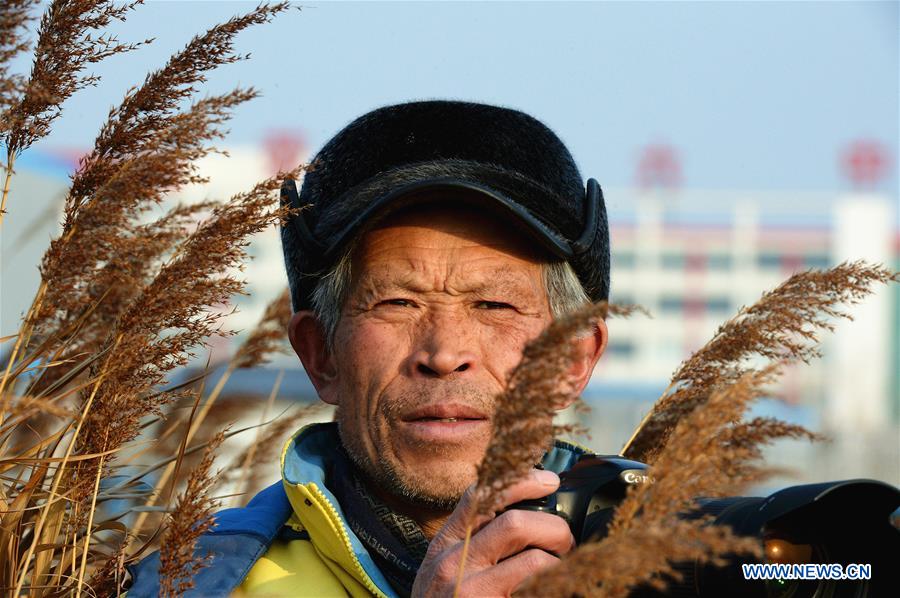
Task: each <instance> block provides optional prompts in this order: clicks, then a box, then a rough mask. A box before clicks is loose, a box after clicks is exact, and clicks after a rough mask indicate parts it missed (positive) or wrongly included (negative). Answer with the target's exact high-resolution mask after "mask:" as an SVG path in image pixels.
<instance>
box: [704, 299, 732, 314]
mask: <svg viewBox="0 0 900 598" xmlns="http://www.w3.org/2000/svg"><path fill="white" fill-rule="evenodd" d="M731 309H732V308H731V300H730V299H728V297H710V298H708V299H707V300H706V311H708V312H712V313H717V314H727V313H730V312H731Z"/></svg>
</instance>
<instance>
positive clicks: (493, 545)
mask: <svg viewBox="0 0 900 598" xmlns="http://www.w3.org/2000/svg"><path fill="white" fill-rule="evenodd" d="M574 546H575V538H574V537H573V536H572V532H571V530H570V529H569V525H568V524H567V523H566V521H565V520H564V519H563V518H562V517H559V516H557V515H551V514H550V513H541V512H537V511H525V510H521V509H511V510H509V511H506V512H505V513H503V514H502V515H499V516H498V517H497V518H496V519H494V520H493V521H491V522H490V523H488V524H487V525H485V526H484V527H483V528H482V529H481V530H480V531H479V532H478V533H477V534H476V535H474V536H473V537H472V540H471V544H470V546H469V555H470V556H469V558H468V559H467V561H468V562H469V563H471V564H472V565H473V566H475V567H476V568H479V569H480V568H482V567H488V566H490V565H493V564H495V563H498V562H500V561H502V560H503V559H505V558H507V557H508V556H510V555H513V554H516V553H518V552H522V551H524V550H525V549H526V548H529V547H531V548H540V549H542V550H545V551H547V552H550V553H553V554H556V555H562V554H565V553H567V552H569V551H570V550H572V548H573V547H574Z"/></svg>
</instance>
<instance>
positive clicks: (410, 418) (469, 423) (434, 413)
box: [400, 404, 490, 443]
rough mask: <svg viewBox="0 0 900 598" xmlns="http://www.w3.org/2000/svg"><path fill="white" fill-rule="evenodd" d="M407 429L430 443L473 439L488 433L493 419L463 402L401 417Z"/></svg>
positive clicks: (429, 406) (415, 411)
mask: <svg viewBox="0 0 900 598" xmlns="http://www.w3.org/2000/svg"><path fill="white" fill-rule="evenodd" d="M400 419H401V421H402V423H403V428H404V429H405V430H406V432H407V433H408V434H410V435H412V436H414V437H416V438H418V439H419V440H422V441H427V442H454V443H455V442H471V441H472V440H474V438H475V437H477V436H480V435H483V434H486V431H487V430H488V424H489V423H490V418H489V417H488V416H487V415H486V414H485V413H484V412H483V411H481V410H479V409H476V408H474V407H469V406H467V405H462V404H441V405H428V406H425V407H418V408H415V409H412V410H410V411H408V412H406V413H404V414H403V415H402V416H401V418H400Z"/></svg>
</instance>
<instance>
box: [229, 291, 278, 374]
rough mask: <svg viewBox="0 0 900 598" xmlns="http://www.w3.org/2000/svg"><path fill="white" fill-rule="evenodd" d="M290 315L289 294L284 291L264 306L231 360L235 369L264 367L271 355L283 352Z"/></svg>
mask: <svg viewBox="0 0 900 598" xmlns="http://www.w3.org/2000/svg"><path fill="white" fill-rule="evenodd" d="M292 315H293V313H292V311H291V294H290V291H289V290H288V289H284V290H283V291H282V292H281V294H280V295H279V296H278V297H276V298H275V299H274V300H273V301H272V302H271V303H269V304H268V305H267V306H266V309H265V312H263V316H262V318H261V319H260V321H259V323H258V324H257V325H256V327H255V328H254V329H253V331H252V332H251V333H250V335H249V336H248V337H247V340H245V341H244V342H243V343H242V344H241V346H240V347H239V348H238V350H237V352H236V353H235V356H234V358H233V359H232V361H233V362H234V363H235V367H238V368H248V369H249V368H254V367H258V366H261V365H265V364H266V363H268V361H269V358H270V356H271V355H272V354H273V353H278V352H284V350H285V349H284V341H285V339H286V338H287V328H288V323H289V322H290V320H291V316H292Z"/></svg>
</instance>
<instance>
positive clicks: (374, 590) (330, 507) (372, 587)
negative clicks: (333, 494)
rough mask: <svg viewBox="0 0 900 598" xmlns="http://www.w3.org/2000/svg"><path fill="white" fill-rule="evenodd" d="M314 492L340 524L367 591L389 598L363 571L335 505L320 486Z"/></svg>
mask: <svg viewBox="0 0 900 598" xmlns="http://www.w3.org/2000/svg"><path fill="white" fill-rule="evenodd" d="M307 488H308V486H307ZM314 490H315V494H316V497H317V498H318V499H319V500H321V501H322V502H323V503H325V505H327V506H328V510H329V511H330V512H331V516H332V518H333V520H334V521H337V522H338V526H337V527H338V531H339V532H340V536H341V539H342V540H343V541H344V547H345V548H346V549H347V553H348V554H349V555H350V558H351V559H352V560H353V565H354V566H355V567H356V571H357V572H358V573H361V574H362V575H361V579H362V580H363V585H364V586H366V589H367V590H369V592H371V593H372V594H374V595H376V596H380V597H381V598H387V595H386V594H385V593H384V592H382V591H381V590H380V589H379V588H378V586H376V585H375V582H373V581H372V578H371V577H369V574H368V573H366V570H365V569H363V566H362V563H360V562H359V559H358V558H356V554H355V553H354V552H353V545H352V544H350V536H349V535H347V530H346V529H345V528H344V522H343V521H342V520H341V516H340V515H338V512H337V509H335V508H334V505H332V504H331V501H330V500H328V497H327V496H325V495H324V494H323V493H322V491H321V490H319V487H318V486H316V487H315V489H314Z"/></svg>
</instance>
